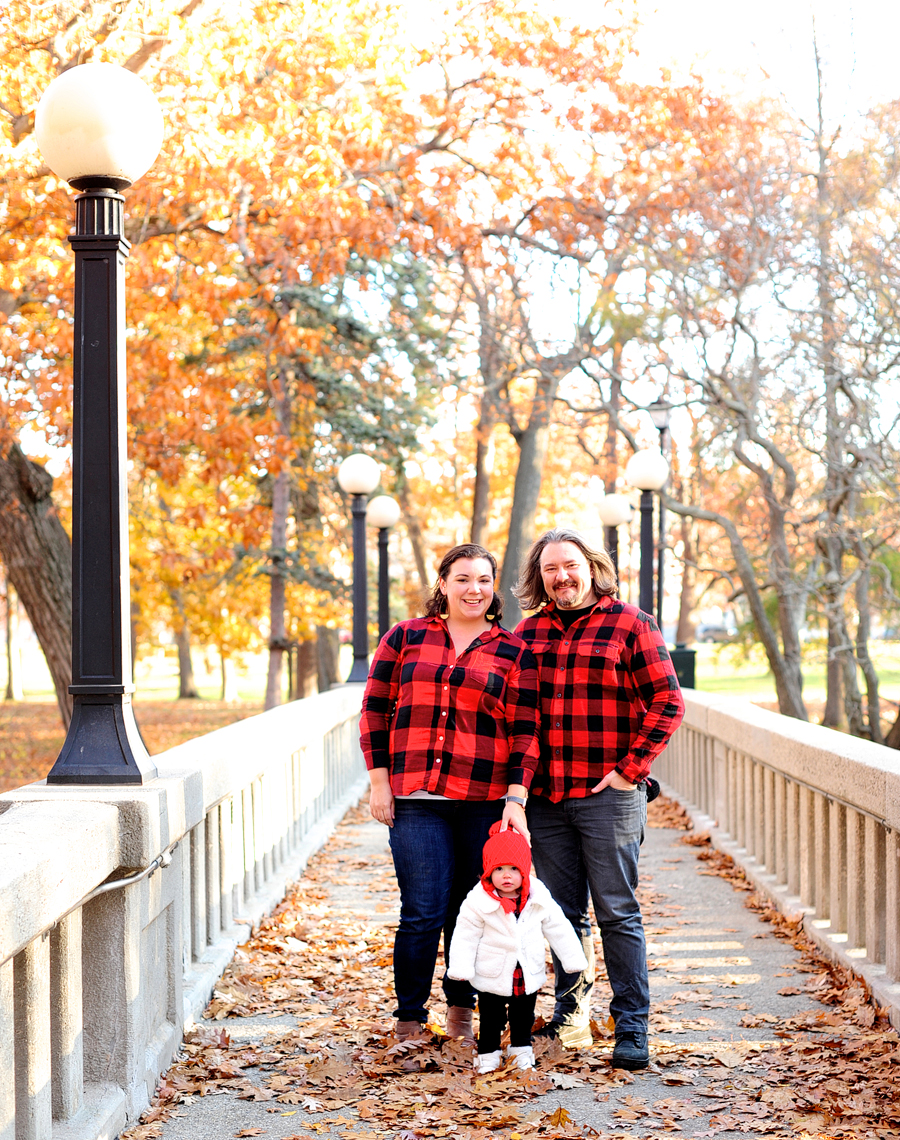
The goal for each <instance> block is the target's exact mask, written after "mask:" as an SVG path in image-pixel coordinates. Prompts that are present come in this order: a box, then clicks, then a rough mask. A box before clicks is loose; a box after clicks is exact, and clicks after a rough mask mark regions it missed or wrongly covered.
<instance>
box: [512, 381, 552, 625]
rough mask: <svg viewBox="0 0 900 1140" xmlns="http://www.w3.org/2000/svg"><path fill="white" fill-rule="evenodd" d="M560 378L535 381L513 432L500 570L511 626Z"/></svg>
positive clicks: (519, 613)
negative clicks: (512, 474) (512, 478)
mask: <svg viewBox="0 0 900 1140" xmlns="http://www.w3.org/2000/svg"><path fill="white" fill-rule="evenodd" d="M558 385H559V380H558V378H557V377H556V376H555V375H549V376H548V375H544V376H541V377H540V378H539V379H538V381H537V388H536V390H535V393H534V401H533V403H532V405H531V415H530V417H529V420H528V426H527V427H526V428H525V429H524V430H523V431H519V432H517V433H516V443H518V445H519V466H518V468H517V469H516V482H515V487H514V490H513V505H512V511H511V512H510V518H509V537H508V539H507V542H506V552H505V553H504V555H503V566H502V568H501V571H500V592H501V593H502V594H503V600H504V616H503V624H504V625H505V626H507V627H508V628H509V629H514V628H515V627H516V626H517V625H518V624H519V622H520V621H521V620H522V610H521V608H520V606H519V603H518V602H517V601H516V599H515V597H514V596H513V593H512V588H513V586H515V584H516V582H517V581H518V578H519V567H520V565H521V563H522V559H523V558H524V557H525V554H526V553H527V550H528V547H529V546H530V545H531V543H532V541H533V539H534V516H535V514H536V512H537V505H538V499H539V497H540V493H541V481H542V479H543V476H544V457H545V456H546V454H547V442H548V440H549V437H550V420H551V415H552V412H553V401H554V399H555V398H556V389H557V387H558Z"/></svg>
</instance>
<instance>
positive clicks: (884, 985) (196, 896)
mask: <svg viewBox="0 0 900 1140" xmlns="http://www.w3.org/2000/svg"><path fill="white" fill-rule="evenodd" d="M361 691H362V686H348V687H346V688H342V689H338V690H335V691H333V692H330V693H324V694H321V695H319V696H318V697H313V698H310V699H309V700H304V701H297V702H295V703H293V704H290V705H285V706H283V707H282V708H279V709H276V710H274V711H273V712H270V713H266V714H264V715H263V716H261V717H253V718H251V719H249V720H245V721H241V722H240V723H239V724H236V725H232V726H231V727H230V728H226V729H222V730H220V731H219V732H215V733H212V734H210V735H209V736H206V737H202V738H200V739H198V740H194V741H191V742H189V743H188V744H184V745H181V746H180V747H178V748H174V749H172V750H171V751H170V752H168V753H165V754H164V755H163V756H160V757H158V758H157V762H158V766H159V771H160V776H159V778H158V779H157V780H154V781H153V782H152V783H150V784H148V785H147V786H146V787H143V788H138V789H134V788H130V789H129V788H120V789H110V788H71V787H68V788H61V787H52V788H47V787H45V786H42V785H31V786H30V787H28V788H22V789H19V790H17V791H16V792H11V793H7V794H5V795H3V796H0V1140H112V1138H113V1137H115V1136H116V1134H117V1133H118V1132H119V1131H120V1130H121V1129H122V1128H123V1127H125V1126H126V1124H128V1123H129V1122H133V1121H134V1120H135V1119H136V1117H137V1116H138V1115H139V1113H140V1112H141V1111H142V1110H143V1108H144V1107H145V1106H146V1104H147V1103H148V1100H149V1098H150V1096H151V1095H152V1092H153V1089H154V1087H155V1084H156V1081H157V1079H158V1077H159V1075H160V1074H161V1073H162V1072H164V1071H165V1069H166V1068H167V1067H168V1065H169V1063H170V1061H171V1059H172V1057H173V1056H174V1053H175V1050H176V1049H177V1047H178V1044H179V1042H180V1040H181V1035H182V1031H183V1027H184V1025H185V1024H186V1023H188V1022H190V1021H193V1020H195V1019H196V1018H198V1017H199V1016H200V1014H201V1011H202V1009H203V1007H204V1005H205V1003H206V1001H207V1000H208V998H209V996H210V993H211V992H212V988H213V986H214V984H215V982H216V980H217V979H218V977H219V976H220V974H221V972H222V971H223V970H224V968H225V966H226V965H227V964H228V962H229V961H230V959H231V957H232V955H233V953H234V949H235V947H236V946H237V945H238V944H239V943H240V942H242V941H244V940H245V939H246V937H247V935H248V933H249V931H250V928H251V926H252V924H253V923H254V922H256V921H257V920H258V919H259V918H260V917H261V916H262V915H263V914H264V913H266V912H267V911H268V910H270V909H271V908H272V907H273V906H275V905H276V904H277V902H279V901H280V899H281V898H282V897H283V894H284V890H285V886H286V884H287V882H289V881H290V880H291V879H293V878H296V877H297V876H298V874H299V873H300V872H301V871H302V868H303V866H304V864H305V862H306V859H307V857H308V855H309V854H310V853H311V852H312V851H313V850H315V849H316V848H317V847H318V846H319V845H320V844H321V842H322V841H323V839H324V838H325V836H326V835H327V833H328V831H329V830H330V828H331V827H332V826H333V824H334V822H335V821H336V819H337V818H339V817H340V815H341V814H342V813H343V811H344V809H345V808H346V806H348V805H349V804H350V803H351V802H353V800H354V799H355V798H356V797H357V796H358V795H359V794H360V793H361V792H362V790H363V788H364V787H365V768H364V765H363V762H362V758H361V756H360V754H359V749H358V743H357V719H358V714H359V705H360V700H361ZM686 702H687V715H686V717H685V722H684V725H683V726H682V728H680V729H679V731H678V733H677V734H676V736H675V738H674V740H673V741H672V744H671V745H670V747H669V749H668V750H667V752H666V753H665V754H664V756H663V757H662V758H661V759H660V760H659V761H658V762H657V765H656V766H655V771H656V772H657V774H658V775H659V777H660V778H661V779H662V780H663V782H664V784H665V785H666V786H667V788H668V789H669V790H671V791H672V792H673V794H675V795H676V796H677V797H678V798H679V799H680V800H681V801H682V802H684V803H685V804H687V805H688V806H690V807H691V809H692V810H693V812H694V814H695V816H696V817H698V822H699V823H700V824H701V826H709V827H710V829H711V831H712V834H713V837H714V841H715V842H716V843H717V844H718V845H720V846H722V847H723V848H725V849H726V850H728V851H730V852H731V853H732V854H733V855H734V856H735V858H736V859H737V860H738V861H739V862H740V863H741V864H742V865H743V866H744V867H745V869H746V870H747V873H748V874H749V876H750V877H751V879H753V880H754V881H755V882H756V883H757V884H758V885H759V886H760V887H762V888H763V889H764V890H766V891H768V892H769V893H770V894H771V896H772V897H773V898H774V899H775V901H776V902H777V903H778V905H780V906H781V907H782V909H785V910H788V911H801V912H802V913H803V914H804V916H805V917H804V921H805V923H806V924H807V927H808V929H809V930H810V932H811V934H812V935H813V936H814V937H815V938H816V939H817V940H818V941H819V942H820V944H821V945H822V946H823V947H824V948H825V949H826V950H827V951H829V952H830V953H832V954H834V955H835V956H837V957H841V958H843V959H844V960H845V961H846V962H847V963H848V964H849V965H851V966H852V967H853V968H854V969H856V970H858V971H859V972H860V973H862V974H863V976H864V977H865V978H866V979H867V980H868V981H869V983H870V985H871V986H872V988H873V991H874V992H875V994H876V996H877V997H878V999H879V1000H880V1001H881V1002H882V1003H883V1004H886V1005H890V1006H892V1008H893V1016H894V1017H895V1023H897V1022H898V1021H900V906H898V904H900V841H898V832H900V755H898V754H897V753H896V752H893V751H891V750H889V749H886V748H883V747H880V746H878V745H874V744H870V743H868V742H866V741H861V740H855V739H853V738H851V737H847V736H843V735H841V734H839V733H836V732H832V731H830V730H828V729H823V728H820V727H818V726H815V725H809V724H803V723H801V722H799V721H794V720H790V719H788V718H785V717H781V716H778V715H777V714H775V713H769V712H766V711H764V710H762V709H759V708H757V707H755V706H753V705H751V704H749V703H747V702H743V701H738V700H730V699H723V698H719V697H710V696H708V695H705V694H703V693H698V692H688V693H687V694H686Z"/></svg>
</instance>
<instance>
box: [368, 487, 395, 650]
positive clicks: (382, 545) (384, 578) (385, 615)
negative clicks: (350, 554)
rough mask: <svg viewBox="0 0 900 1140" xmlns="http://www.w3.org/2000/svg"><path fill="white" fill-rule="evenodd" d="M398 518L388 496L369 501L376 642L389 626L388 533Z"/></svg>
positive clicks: (376, 497)
mask: <svg viewBox="0 0 900 1140" xmlns="http://www.w3.org/2000/svg"><path fill="white" fill-rule="evenodd" d="M399 518H400V504H399V503H398V502H397V500H396V499H392V498H391V496H390V495H376V496H375V498H374V499H370V500H369V505H368V507H367V508H366V519H367V520H368V522H369V524H370V525H371V526H376V527H378V640H379V641H380V640H381V639H382V638H383V637H384V635H385V634H386V633H387V631H388V630H389V629H390V626H391V607H390V596H389V587H390V581H389V576H388V531H389V530H390V528H391V527H392V526H395V525H396V523H397V520H398V519H399Z"/></svg>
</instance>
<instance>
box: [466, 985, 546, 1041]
mask: <svg viewBox="0 0 900 1140" xmlns="http://www.w3.org/2000/svg"><path fill="white" fill-rule="evenodd" d="M536 1002H537V991H536V990H535V992H534V993H533V994H522V995H521V997H516V996H515V995H514V996H512V997H504V996H503V995H502V994H489V993H485V992H483V991H481V990H479V992H478V1052H479V1053H493V1052H495V1051H496V1050H497V1049H499V1048H500V1038H501V1036H502V1034H503V1029H504V1026H505V1025H506V1020H507V1016H508V1017H509V1043H510V1045H512V1046H522V1045H530V1044H531V1027H532V1025H534V1007H535V1003H536ZM507 1011H508V1013H507Z"/></svg>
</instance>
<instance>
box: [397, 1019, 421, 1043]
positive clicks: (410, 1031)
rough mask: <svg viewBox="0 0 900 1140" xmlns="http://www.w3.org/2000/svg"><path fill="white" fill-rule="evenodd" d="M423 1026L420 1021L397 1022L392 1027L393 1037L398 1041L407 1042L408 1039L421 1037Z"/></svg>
mask: <svg viewBox="0 0 900 1140" xmlns="http://www.w3.org/2000/svg"><path fill="white" fill-rule="evenodd" d="M424 1032H425V1026H424V1025H423V1024H422V1022H421V1021H398V1022H397V1024H396V1025H395V1026H394V1035H395V1036H396V1038H397V1040H398V1041H408V1040H409V1039H410V1037H421V1036H422V1034H423V1033H424Z"/></svg>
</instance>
